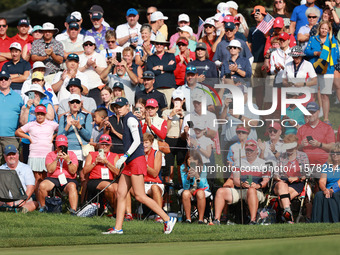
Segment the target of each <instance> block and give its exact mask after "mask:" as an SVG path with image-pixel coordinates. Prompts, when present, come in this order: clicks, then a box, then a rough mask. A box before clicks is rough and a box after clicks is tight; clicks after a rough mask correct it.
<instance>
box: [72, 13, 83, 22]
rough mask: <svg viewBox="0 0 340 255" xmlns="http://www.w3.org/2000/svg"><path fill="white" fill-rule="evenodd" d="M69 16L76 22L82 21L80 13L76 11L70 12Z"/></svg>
mask: <svg viewBox="0 0 340 255" xmlns="http://www.w3.org/2000/svg"><path fill="white" fill-rule="evenodd" d="M71 16H73V17H75V18H76V19H77V20H78V21H80V20H81V19H82V16H81V13H80V12H78V11H75V12H72V13H71Z"/></svg>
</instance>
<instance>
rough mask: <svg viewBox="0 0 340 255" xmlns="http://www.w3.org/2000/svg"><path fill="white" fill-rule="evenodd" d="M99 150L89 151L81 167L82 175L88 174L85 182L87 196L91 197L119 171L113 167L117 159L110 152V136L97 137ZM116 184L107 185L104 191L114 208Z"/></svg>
mask: <svg viewBox="0 0 340 255" xmlns="http://www.w3.org/2000/svg"><path fill="white" fill-rule="evenodd" d="M98 146H99V150H98V151H95V152H90V153H89V155H88V156H87V157H86V161H85V166H84V168H83V171H84V175H87V174H88V173H89V174H90V176H89V181H88V183H87V189H88V192H89V193H88V194H89V197H88V199H91V198H92V197H93V196H95V194H96V193H97V191H98V190H103V189H105V188H106V187H107V186H108V185H109V184H110V182H111V181H112V180H113V178H114V177H115V175H117V174H118V173H119V169H117V168H116V167H115V164H116V162H117V160H118V158H119V157H118V154H116V153H113V152H110V148H111V146H112V140H111V136H109V135H101V136H100V138H99V143H98ZM117 188H118V184H117V183H113V184H111V185H110V186H108V187H107V188H106V189H105V191H104V194H105V197H106V199H107V200H108V201H109V203H110V206H111V207H112V208H113V209H116V194H117Z"/></svg>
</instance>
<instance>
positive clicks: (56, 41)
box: [0, 0, 340, 224]
mask: <svg viewBox="0 0 340 255" xmlns="http://www.w3.org/2000/svg"><path fill="white" fill-rule="evenodd" d="M302 2H303V3H302V4H301V5H299V6H297V7H295V8H294V10H293V12H292V14H291V15H290V14H289V13H288V12H287V8H286V2H285V0H273V13H269V12H268V11H267V10H266V8H265V7H263V6H260V5H258V6H254V8H253V11H252V12H251V17H252V19H253V20H246V19H245V17H244V15H242V14H241V13H239V8H238V4H237V3H236V2H234V1H228V2H226V3H222V2H221V3H220V4H218V6H217V9H216V14H214V15H213V16H211V17H206V19H205V20H204V22H203V24H202V25H201V27H199V28H198V33H197V34H195V33H194V29H195V28H194V24H193V23H192V22H191V21H190V17H189V16H188V15H187V14H185V13H182V14H179V15H178V20H176V21H173V20H169V18H168V17H167V16H165V15H164V14H163V13H162V12H160V11H158V10H157V8H156V7H153V6H151V7H149V8H147V17H146V18H147V22H146V23H145V24H140V23H139V20H140V18H141V17H140V16H139V12H138V11H137V10H136V9H134V8H130V9H128V10H127V11H126V17H125V18H126V23H124V24H121V25H118V26H117V27H116V28H113V27H111V26H110V24H108V23H107V22H105V21H104V10H103V8H102V7H101V6H99V5H93V6H92V7H91V8H90V9H89V16H84V15H83V14H81V13H80V12H78V11H74V12H72V13H71V14H70V15H68V16H67V17H66V20H65V30H64V31H63V32H61V33H59V31H60V30H59V29H58V28H56V27H55V26H54V24H52V23H50V22H46V23H44V24H41V25H34V26H33V27H32V25H33V24H30V23H29V21H28V19H21V20H20V21H19V22H18V25H17V29H18V33H17V34H16V35H15V36H14V37H12V38H10V37H8V36H7V29H8V25H7V20H6V18H5V17H0V68H2V69H1V71H0V146H1V148H0V157H1V159H2V160H3V161H6V164H5V165H3V167H5V168H7V169H12V170H16V171H18V172H19V173H20V171H21V169H24V170H25V175H26V176H27V180H26V181H24V180H22V182H25V184H26V186H27V189H26V192H27V194H28V199H27V201H26V203H23V204H22V207H23V208H25V209H22V210H21V211H23V212H27V211H33V210H35V209H36V208H37V209H39V211H41V212H44V211H46V206H45V197H46V196H47V195H48V193H49V192H50V191H51V190H52V189H53V188H54V187H58V188H59V189H61V191H65V193H67V194H68V196H69V203H70V208H71V209H70V212H71V213H72V214H76V211H77V209H78V208H79V205H80V204H83V203H84V202H85V201H88V200H89V199H91V197H93V196H95V194H96V192H98V191H100V190H103V189H105V192H104V195H105V198H106V201H107V204H108V205H109V206H110V207H111V208H112V211H113V212H114V213H115V211H116V209H117V205H116V203H117V184H111V185H110V186H108V185H109V184H110V182H111V181H112V180H113V179H114V178H115V177H116V176H117V175H118V173H119V169H118V168H116V163H117V161H118V159H119V157H120V156H122V155H124V154H125V155H126V153H127V151H125V148H124V146H123V141H122V137H123V133H124V132H126V130H127V127H125V126H124V123H125V122H126V121H124V116H120V114H119V113H120V103H121V102H126V105H127V104H128V105H129V108H128V109H129V111H130V112H132V114H134V115H135V116H136V118H137V119H138V126H139V127H140V128H141V130H142V133H143V134H144V136H143V137H141V141H142V144H143V145H144V146H143V147H144V154H145V158H146V162H147V175H145V176H144V182H145V193H146V194H147V195H148V196H150V197H151V198H152V199H153V200H154V201H155V202H152V203H157V204H158V205H159V206H162V205H163V202H164V203H165V204H168V203H169V202H170V201H169V200H168V199H163V196H164V193H168V194H170V188H172V187H173V185H174V184H175V186H177V187H180V191H179V192H178V195H179V196H180V197H181V201H182V203H183V210H184V212H185V215H186V219H185V220H184V221H185V222H187V223H191V221H192V218H191V213H190V212H191V207H192V203H191V202H192V201H193V200H196V202H197V205H196V207H197V210H198V223H199V224H202V223H204V215H205V211H206V210H205V209H206V206H208V203H211V202H207V201H208V200H206V199H207V198H210V197H214V196H215V201H214V214H215V216H214V218H213V219H211V220H212V222H211V223H213V224H220V222H221V221H222V219H223V217H225V216H226V213H227V207H228V205H230V204H234V203H237V202H238V201H239V200H245V201H246V203H247V205H248V207H249V223H250V224H257V218H258V208H259V203H262V202H264V200H265V194H264V193H265V192H272V193H273V194H275V195H278V199H279V204H280V207H281V208H282V212H280V213H282V220H283V221H285V222H288V223H293V222H294V216H293V211H292V208H291V200H292V199H294V198H295V197H298V196H299V195H300V194H301V193H303V192H307V190H306V188H308V187H309V186H308V185H305V182H308V184H312V187H313V192H307V193H308V196H307V198H306V200H308V202H309V203H312V202H313V201H312V200H313V196H314V195H313V194H315V203H313V210H312V208H310V210H309V209H308V210H306V220H310V221H314V222H320V221H330V222H338V221H340V211H339V208H340V198H339V194H340V193H338V191H339V184H340V177H339V172H338V171H339V170H340V169H339V165H338V164H339V163H340V162H339V157H340V156H339V153H340V152H339V151H340V147H339V142H340V133H339V132H338V131H340V126H339V129H338V130H334V129H333V126H332V123H331V120H330V119H331V115H332V112H331V111H330V105H331V103H330V102H331V101H332V100H333V97H332V93H333V92H334V94H335V99H336V101H337V102H339V101H340V86H339V84H340V81H339V77H340V63H339V62H338V61H339V59H340V58H339V57H340V53H339V41H338V39H339V38H340V34H339V33H338V31H339V28H340V19H339V17H340V16H339V15H340V0H335V1H330V2H329V1H326V2H325V6H324V9H321V8H319V7H318V6H316V5H315V0H306V1H302ZM270 14H271V15H270ZM83 19H90V20H91V22H92V25H93V26H92V27H91V28H90V29H88V30H86V29H84V28H83V27H82V22H83ZM170 22H177V25H178V27H177V31H178V32H177V33H175V34H172V35H171V34H170V33H169V31H168V27H167V23H168V24H169V23H170ZM264 23H268V24H270V25H269V26H270V30H269V31H268V32H266V33H264V32H263V26H264V25H263V24H264ZM248 24H255V25H254V26H248ZM193 28H194V29H193ZM223 84H227V85H228V86H229V89H228V88H226V87H225V86H223ZM217 85H218V86H217ZM285 89H290V90H288V92H283V91H286V90H285ZM236 91H237V92H238V93H236ZM236 94H238V95H236ZM309 95H310V98H309ZM237 96H239V97H237ZM281 96H282V97H281ZM286 97H287V100H289V101H287V102H289V104H287V105H285V104H284V103H283V102H282V103H281V99H283V98H286ZM299 100H300V101H299ZM274 102H276V103H277V104H276V105H274V107H275V106H276V108H275V109H274V110H273V111H271V112H270V113H269V114H268V115H267V116H264V115H263V114H262V113H261V110H264V109H268V108H270V106H271V104H272V103H274ZM294 102H303V103H294ZM241 106H242V108H243V106H244V108H243V112H242V114H240V113H239V112H238V111H236V110H235V109H240V107H241ZM268 106H269V107H268ZM129 116H130V115H129ZM266 117H268V119H273V120H272V121H270V122H267V120H266ZM333 119H335V118H333ZM333 119H332V120H333ZM261 123H262V125H261ZM333 124H334V123H333ZM336 132H337V135H336ZM264 133H265V134H264ZM263 137H264V140H265V141H262V140H263ZM259 138H262V140H261V139H259ZM167 145H169V147H170V148H166V147H167ZM85 148H86V150H87V151H85ZM140 151H141V150H140ZM19 154H20V160H21V161H22V162H23V163H20V162H19V163H18V159H19ZM220 158H221V160H220ZM24 164H27V165H24ZM217 165H220V166H221V167H229V168H230V169H233V171H231V170H230V171H228V173H227V174H226V175H225V174H224V175H223V176H222V178H224V181H225V183H224V184H223V187H220V188H219V189H217V188H216V187H217V186H216V183H217V182H216V179H217V176H216V173H212V172H209V169H212V168H211V167H216V166H217ZM28 168H30V169H31V171H32V173H33V175H31V174H29V173H27V169H28ZM252 169H256V170H255V171H253V170H252ZM273 169H280V170H279V171H274V170H273ZM282 169H283V170H285V169H289V171H288V172H287V171H283V170H282ZM270 170H273V171H270ZM20 177H21V176H20ZM33 177H34V179H35V181H33ZM79 184H81V185H79ZM80 186H81V188H79V187H80ZM132 186H133V185H132ZM169 187H170V188H169ZM309 189H310V188H309ZM79 192H80V193H81V198H80V201H79V202H78V195H79ZM126 193H127V195H126V199H127V201H126V215H125V218H126V220H131V219H132V214H131V196H134V195H135V193H134V191H133V189H131V190H127V191H126ZM211 195H213V196H211ZM164 198H165V196H164ZM144 200H145V199H144ZM144 200H143V201H144ZM163 200H164V201H163ZM145 201H149V200H145ZM148 203H151V202H148ZM170 206H172V205H170ZM164 208H165V209H167V210H168V209H169V208H168V206H165V207H164ZM120 210H122V209H121V208H120ZM156 221H158V222H159V221H162V218H161V217H160V216H159V215H156Z"/></svg>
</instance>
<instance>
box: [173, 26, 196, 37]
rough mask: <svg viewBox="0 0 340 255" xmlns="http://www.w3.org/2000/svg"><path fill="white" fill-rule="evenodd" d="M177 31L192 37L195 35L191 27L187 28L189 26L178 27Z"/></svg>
mask: <svg viewBox="0 0 340 255" xmlns="http://www.w3.org/2000/svg"><path fill="white" fill-rule="evenodd" d="M177 31H182V32H188V33H189V34H190V36H192V34H193V33H194V31H193V30H192V28H191V27H190V26H187V25H185V26H183V27H178V28H177Z"/></svg>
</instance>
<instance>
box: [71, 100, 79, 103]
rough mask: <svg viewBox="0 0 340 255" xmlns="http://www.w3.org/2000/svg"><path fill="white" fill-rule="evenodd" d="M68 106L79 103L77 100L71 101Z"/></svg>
mask: <svg viewBox="0 0 340 255" xmlns="http://www.w3.org/2000/svg"><path fill="white" fill-rule="evenodd" d="M70 104H80V101H79V100H72V101H71V102H70Z"/></svg>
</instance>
